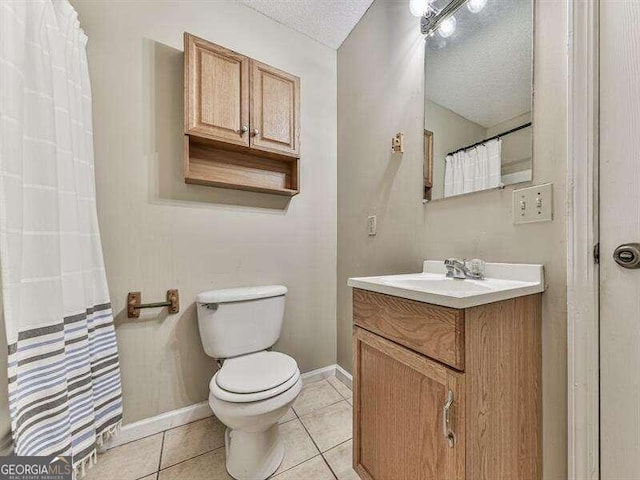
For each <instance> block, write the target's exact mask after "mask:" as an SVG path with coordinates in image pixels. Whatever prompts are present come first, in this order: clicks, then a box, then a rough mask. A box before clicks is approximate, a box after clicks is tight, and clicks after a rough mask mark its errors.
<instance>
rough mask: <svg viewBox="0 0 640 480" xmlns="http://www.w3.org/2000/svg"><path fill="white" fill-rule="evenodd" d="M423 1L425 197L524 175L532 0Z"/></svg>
mask: <svg viewBox="0 0 640 480" xmlns="http://www.w3.org/2000/svg"><path fill="white" fill-rule="evenodd" d="M425 5H426V8H427V12H428V13H427V14H426V15H425V16H424V17H423V18H422V19H421V28H422V32H423V33H424V34H425V115H424V135H425V136H424V156H425V169H424V198H425V199H426V200H438V199H442V198H447V197H452V196H457V195H463V194H469V193H472V192H477V191H482V190H488V189H493V188H502V187H504V186H505V185H511V184H515V183H521V182H528V181H531V180H532V179H533V161H532V151H533V145H532V144H533V136H532V131H533V126H532V91H533V88H532V83H533V75H532V70H533V2H532V0H466V1H464V0H453V1H452V0H435V1H432V2H427V3H425Z"/></svg>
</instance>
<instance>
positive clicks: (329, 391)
mask: <svg viewBox="0 0 640 480" xmlns="http://www.w3.org/2000/svg"><path fill="white" fill-rule="evenodd" d="M340 400H342V395H340V394H339V393H338V392H337V390H336V389H335V388H333V387H332V386H331V384H330V383H329V382H328V381H326V380H320V381H318V382H313V383H310V384H308V385H305V386H304V387H303V388H302V391H301V392H300V395H299V396H298V398H297V399H296V401H295V402H294V404H293V409H294V410H295V411H296V413H297V414H298V416H299V417H301V416H302V415H306V414H307V413H311V412H313V411H314V410H317V409H318V408H322V407H326V406H327V405H331V404H333V403H336V402H339V401H340Z"/></svg>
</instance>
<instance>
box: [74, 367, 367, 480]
mask: <svg viewBox="0 0 640 480" xmlns="http://www.w3.org/2000/svg"><path fill="white" fill-rule="evenodd" d="M351 399H352V396H351V390H350V389H349V387H347V386H346V385H345V384H344V383H342V382H341V381H340V380H338V379H337V378H336V377H329V378H327V379H325V380H319V381H316V382H313V383H309V384H307V385H305V386H304V388H303V389H302V392H301V393H300V395H299V396H298V398H297V399H296V402H295V403H294V405H293V408H292V409H290V410H289V412H288V413H287V414H286V415H285V416H284V418H283V419H282V420H281V421H280V433H281V435H282V438H283V440H284V442H285V446H286V454H285V457H284V460H283V462H282V464H281V465H280V468H278V470H277V471H276V472H275V474H274V475H273V477H272V478H273V479H274V480H307V479H308V480H336V479H337V480H359V477H358V476H357V475H356V473H355V472H354V471H353V469H352V468H351V444H352V442H351V431H352V424H351V423H352V422H351V421H352V417H351V403H352V400H351ZM224 430H225V427H224V425H222V424H221V423H220V422H219V421H218V420H217V419H216V418H215V417H209V418H205V419H204V420H199V421H197V422H193V423H189V424H187V425H183V426H181V427H176V428H172V429H170V430H167V431H165V432H162V433H158V434H156V435H152V436H150V437H146V438H143V439H140V440H136V441H134V442H131V443H127V444H125V445H121V446H119V447H116V448H113V449H111V450H108V451H107V452H105V453H103V454H101V455H100V456H99V457H98V463H97V465H95V466H94V467H93V468H91V469H90V470H89V471H88V473H87V475H86V477H85V479H86V480H139V479H140V480H205V479H206V480H227V479H228V480H232V478H231V477H230V476H229V474H228V473H227V472H226V469H225V454H224Z"/></svg>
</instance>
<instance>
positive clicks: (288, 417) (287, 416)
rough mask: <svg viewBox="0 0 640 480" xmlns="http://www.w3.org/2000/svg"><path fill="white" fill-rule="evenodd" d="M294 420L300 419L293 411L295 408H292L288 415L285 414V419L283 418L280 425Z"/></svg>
mask: <svg viewBox="0 0 640 480" xmlns="http://www.w3.org/2000/svg"><path fill="white" fill-rule="evenodd" d="M294 418H298V417H297V416H296V412H294V411H293V408H290V409H289V410H287V413H285V415H284V417H282V418H281V419H280V421H279V422H278V423H285V422H288V421H290V420H293V419H294Z"/></svg>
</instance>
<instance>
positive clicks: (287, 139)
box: [251, 60, 300, 157]
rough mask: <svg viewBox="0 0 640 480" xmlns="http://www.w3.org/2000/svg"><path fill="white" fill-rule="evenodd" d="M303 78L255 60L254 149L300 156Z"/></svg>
mask: <svg viewBox="0 0 640 480" xmlns="http://www.w3.org/2000/svg"><path fill="white" fill-rule="evenodd" d="M299 138H300V79H299V78H298V77H296V76H294V75H290V74H288V73H286V72H283V71H281V70H278V69H276V68H273V67H270V66H268V65H265V64H263V63H260V62H257V61H255V60H252V61H251V148H253V149H256V150H261V151H263V152H270V153H276V154H285V155H290V156H294V157H295V156H298V154H299V153H300V140H299Z"/></svg>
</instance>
